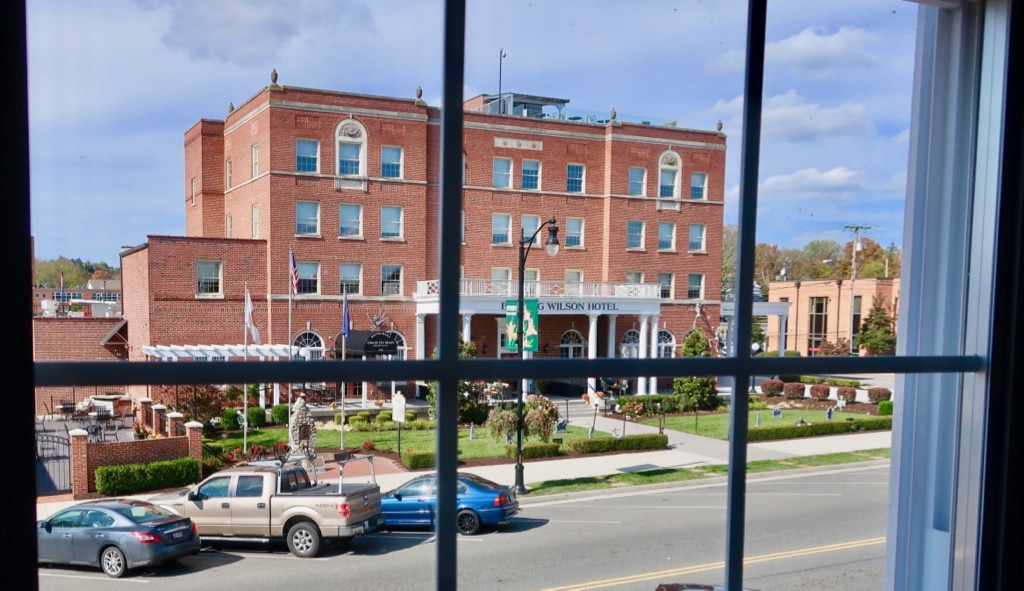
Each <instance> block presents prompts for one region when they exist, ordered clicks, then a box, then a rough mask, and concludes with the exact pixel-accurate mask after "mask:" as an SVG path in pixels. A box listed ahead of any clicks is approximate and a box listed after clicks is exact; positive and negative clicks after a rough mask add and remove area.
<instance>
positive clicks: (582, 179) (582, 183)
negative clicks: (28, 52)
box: [565, 162, 587, 195]
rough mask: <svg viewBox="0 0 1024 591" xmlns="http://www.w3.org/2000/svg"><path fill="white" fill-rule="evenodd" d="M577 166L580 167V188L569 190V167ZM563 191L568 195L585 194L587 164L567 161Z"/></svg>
mask: <svg viewBox="0 0 1024 591" xmlns="http://www.w3.org/2000/svg"><path fill="white" fill-rule="evenodd" d="M570 166H579V167H580V168H581V169H582V173H583V174H582V175H581V177H580V190H579V191H570V190H569V167H570ZM565 192H566V193H569V194H570V195H585V194H586V192H587V165H586V164H583V163H582V162H567V163H566V164H565Z"/></svg>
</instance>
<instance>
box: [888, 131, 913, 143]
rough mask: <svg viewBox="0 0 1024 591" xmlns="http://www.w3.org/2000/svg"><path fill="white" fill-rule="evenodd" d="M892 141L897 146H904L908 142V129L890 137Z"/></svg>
mask: <svg viewBox="0 0 1024 591" xmlns="http://www.w3.org/2000/svg"><path fill="white" fill-rule="evenodd" d="M892 141H893V142H895V143H897V144H905V143H907V142H909V141H910V129H904V130H903V131H901V132H899V133H897V134H896V135H894V136H892Z"/></svg>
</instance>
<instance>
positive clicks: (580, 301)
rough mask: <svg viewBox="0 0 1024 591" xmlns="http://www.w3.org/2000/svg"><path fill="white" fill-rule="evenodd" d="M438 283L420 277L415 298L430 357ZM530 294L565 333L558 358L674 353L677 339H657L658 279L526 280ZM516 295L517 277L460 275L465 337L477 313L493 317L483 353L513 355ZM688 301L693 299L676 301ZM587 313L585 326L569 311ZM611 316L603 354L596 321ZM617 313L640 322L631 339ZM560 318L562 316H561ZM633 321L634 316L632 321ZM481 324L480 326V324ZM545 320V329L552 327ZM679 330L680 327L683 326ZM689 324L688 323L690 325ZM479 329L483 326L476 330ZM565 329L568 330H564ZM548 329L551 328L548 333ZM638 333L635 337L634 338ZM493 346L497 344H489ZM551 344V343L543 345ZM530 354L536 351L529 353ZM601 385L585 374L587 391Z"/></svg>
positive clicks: (421, 341) (649, 388) (641, 390)
mask: <svg viewBox="0 0 1024 591" xmlns="http://www.w3.org/2000/svg"><path fill="white" fill-rule="evenodd" d="M438 293H439V282H438V281H437V280H431V281H420V282H418V283H417V286H416V293H415V294H413V299H414V300H415V302H416V346H415V350H416V357H417V359H423V358H425V357H426V355H425V353H426V347H425V339H426V333H425V322H426V317H427V316H428V315H431V314H437V313H438ZM524 296H525V298H526V299H536V300H538V314H539V315H540V316H543V317H544V318H547V319H550V321H551V322H553V323H555V326H557V327H558V331H559V332H560V333H562V334H563V337H562V339H561V342H559V343H557V347H558V349H557V353H558V356H560V357H586V358H588V359H596V358H598V357H618V356H627V357H640V358H648V357H658V356H664V355H666V354H667V355H672V354H674V353H673V352H674V343H671V344H668V346H666V343H664V342H659V330H658V326H659V320H660V318H661V311H662V305H663V304H666V302H667V301H668V300H665V299H663V298H662V297H661V292H660V286H659V285H656V284H636V283H614V282H598V281H587V282H566V281H527V282H526V291H525V294H524ZM517 297H518V291H517V285H516V282H515V281H506V280H492V279H460V280H459V301H460V309H459V312H460V314H461V315H462V337H463V339H464V340H466V341H472V340H474V339H473V336H474V335H473V333H472V331H471V326H472V325H473V317H474V316H479V315H482V316H487V317H491V318H493V319H494V322H495V325H496V326H495V329H494V331H490V330H488V331H487V332H488V333H489V334H490V333H492V332H493V334H496V338H495V339H494V343H493V345H490V346H489V343H487V342H486V341H485V343H484V345H483V348H482V350H481V351H479V354H481V355H482V356H493V357H498V356H502V355H514V354H515V352H514V351H513V350H506V349H504V348H503V345H504V343H505V342H506V341H505V334H506V333H505V306H506V302H507V301H508V300H514V299H516V298H517ZM676 303H690V302H676ZM581 315H582V316H585V317H586V319H587V324H586V326H585V327H576V326H575V324H574V321H572V322H571V321H570V320H569V319H568V318H565V317H568V316H577V317H578V316H581ZM602 316H607V318H608V321H607V326H606V330H607V338H606V339H604V340H605V342H606V343H607V347H606V350H605V351H604V352H603V354H600V355H599V353H598V321H599V319H600V318H601V317H602ZM619 316H628V317H630V318H631V319H632V318H635V319H636V321H635V323H634V324H633V325H632V328H631V330H629V331H627V332H628V334H630V335H631V338H630V339H629V340H628V341H621V340H618V339H616V321H617V319H618V317H619ZM559 317H563V318H562V319H561V320H559ZM633 322H634V321H633V320H631V323H633ZM478 326H479V325H478ZM550 326H552V325H551V324H548V323H547V322H544V323H542V330H543V329H544V328H545V327H550ZM679 328H680V329H681V328H682V327H679ZM687 328H689V327H687ZM478 330H479V329H478ZM563 331H564V332H563ZM549 334H550V333H549ZM634 337H635V341H634V340H633V339H634ZM491 347H493V348H491ZM545 347H547V344H545ZM526 355H527V357H532V353H529V352H527V353H526ZM596 386H597V376H588V377H587V390H588V391H593V390H594V389H595V388H596ZM654 391H655V388H654V378H653V377H647V376H643V377H641V376H637V378H636V388H635V390H634V391H633V392H632V393H634V394H647V393H649V392H652V393H653V392H654Z"/></svg>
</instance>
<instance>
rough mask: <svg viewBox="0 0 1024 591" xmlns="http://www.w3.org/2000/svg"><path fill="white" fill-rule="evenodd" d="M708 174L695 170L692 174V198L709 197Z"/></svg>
mask: <svg viewBox="0 0 1024 591" xmlns="http://www.w3.org/2000/svg"><path fill="white" fill-rule="evenodd" d="M707 179H708V175H707V174H705V173H703V172H695V173H693V174H691V175H690V199H704V198H705V197H707V193H706V186H707Z"/></svg>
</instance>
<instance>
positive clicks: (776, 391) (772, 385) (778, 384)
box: [761, 380, 785, 397]
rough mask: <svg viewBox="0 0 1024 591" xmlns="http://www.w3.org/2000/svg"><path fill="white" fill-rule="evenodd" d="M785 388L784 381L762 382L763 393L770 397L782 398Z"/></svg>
mask: <svg viewBox="0 0 1024 591" xmlns="http://www.w3.org/2000/svg"><path fill="white" fill-rule="evenodd" d="M784 386H785V384H784V383H783V382H782V380H764V381H762V382H761V393H762V394H764V395H765V396H768V397H772V396H782V388H783V387H784Z"/></svg>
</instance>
